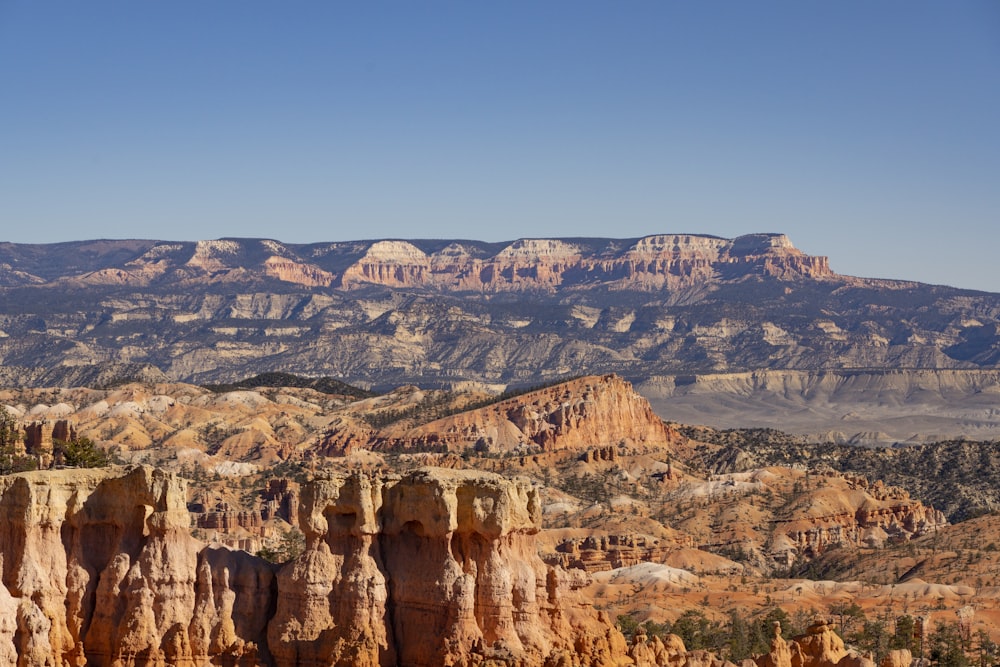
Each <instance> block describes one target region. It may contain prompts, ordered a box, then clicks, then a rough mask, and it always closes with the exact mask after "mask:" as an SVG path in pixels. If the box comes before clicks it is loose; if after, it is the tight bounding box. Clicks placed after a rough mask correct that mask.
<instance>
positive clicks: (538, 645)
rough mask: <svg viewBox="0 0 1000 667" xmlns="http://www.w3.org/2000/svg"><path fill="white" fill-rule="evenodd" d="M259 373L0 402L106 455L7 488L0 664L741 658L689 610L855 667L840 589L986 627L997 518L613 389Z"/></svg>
mask: <svg viewBox="0 0 1000 667" xmlns="http://www.w3.org/2000/svg"><path fill="white" fill-rule="evenodd" d="M271 379H272V380H288V381H289V382H290V384H291V385H300V386H288V385H284V386H269V385H267V384H263V382H264V380H263V379H262V378H257V379H255V381H253V382H247V383H240V384H239V385H233V386H228V387H216V388H214V389H212V390H209V389H206V388H203V387H197V386H193V385H185V384H178V383H161V384H143V383H132V384H126V385H122V386H119V387H116V388H112V389H103V390H101V389H85V388H77V389H51V388H49V389H45V388H23V389H8V390H4V392H3V393H2V395H0V402H2V403H4V404H6V405H8V406H10V407H9V409H10V410H13V411H16V413H17V415H18V421H17V422H16V423H17V424H18V425H19V428H20V429H21V430H20V431H18V435H22V436H27V437H25V438H24V439H23V440H18V441H17V442H18V443H19V447H21V449H22V451H23V452H24V454H25V455H26V456H29V457H35V458H34V460H35V461H36V462H37V463H38V464H41V465H43V466H46V465H53V466H54V465H55V462H54V461H52V460H50V459H48V458H46V455H45V454H46V452H47V451H48V447H50V446H51V445H52V443H53V442H55V440H56V439H58V438H56V435H57V434H58V435H59V436H63V437H69V438H81V437H91V436H93V437H94V438H96V439H97V440H99V442H100V444H101V445H102V446H107V447H109V449H110V450H111V451H112V453H114V455H115V456H116V457H118V458H119V460H121V461H122V463H119V464H116V465H113V466H111V467H107V468H102V469H57V468H55V467H54V468H53V469H49V470H39V471H34V472H22V473H17V474H11V475H6V476H0V563H2V565H0V568H2V576H0V582H2V587H0V661H2V660H7V662H10V663H11V664H17V665H21V664H24V665H33V664H76V665H83V664H87V665H166V664H178V665H207V664H232V665H262V666H264V665H320V664H324V665H326V664H341V665H396V664H400V665H403V664H405V665H448V664H451V665H470V666H471V665H491V666H494V667H499V666H500V665H505V666H509V667H513V666H514V665H521V666H531V665H544V666H546V667H548V666H551V665H567V666H573V665H580V666H581V667H583V666H586V665H620V666H624V665H668V664H669V665H674V666H675V667H685V666H689V667H695V666H696V665H716V666H717V667H723V665H725V664H733V663H737V664H738V663H740V662H741V661H744V660H747V659H749V657H750V654H749V653H748V652H747V649H741V652H736V653H734V652H732V651H730V650H729V649H725V650H723V649H720V648H716V649H714V650H715V651H716V653H710V652H707V651H705V650H703V649H701V648H699V646H700V644H698V643H697V642H696V643H695V645H694V648H690V647H686V646H685V643H684V641H683V640H682V639H681V638H680V636H679V635H677V634H670V633H664V631H663V630H662V627H661V625H660V624H672V625H669V627H673V628H674V629H675V630H676V631H677V632H679V633H681V634H684V635H685V636H686V637H688V638H689V639H690V635H689V634H687V633H686V631H685V630H684V629H683V628H684V625H683V621H684V618H686V617H685V616H684V615H685V614H688V615H690V614H692V613H705V614H708V616H707V617H706V618H707V619H708V620H707V621H706V622H709V621H710V622H714V623H717V622H719V621H718V620H717V619H719V618H723V619H725V618H732V617H734V616H733V615H740V616H745V617H747V618H749V619H751V620H753V622H754V623H758V622H759V623H761V624H765V625H767V628H768V630H767V632H768V633H769V634H767V640H766V641H764V640H761V639H759V637H760V636H761V635H760V634H759V633H758V634H757V635H755V636H757V637H758V639H757V640H755V641H758V642H763V643H758V644H755V646H757V648H756V649H755V650H754V652H753V656H754V657H755V660H756V661H755V662H754V663H753V665H754V667H768V666H769V665H772V664H782V665H785V667H788V663H787V662H786V659H790V658H789V656H790V655H795V656H798V657H796V658H795V660H796V661H797V662H796V663H795V664H797V665H798V664H801V665H814V666H815V667H830V666H831V665H836V664H841V661H844V662H843V663H842V664H843V667H855V666H857V667H861V666H862V665H869V664H870V663H869V662H865V660H866V658H865V657H864V655H863V651H860V650H859V649H858V648H857V647H852V646H851V645H849V644H845V642H844V638H843V637H844V633H843V630H842V629H841V631H840V633H839V634H838V633H835V632H834V631H833V629H832V627H831V626H830V625H829V622H828V621H829V613H828V610H829V609H832V608H836V605H837V604H839V602H842V601H843V600H844V599H845V596H847V597H848V598H849V599H850V600H852V601H854V602H855V603H857V604H858V605H859V609H862V610H867V611H870V612H871V613H874V612H875V610H892V612H893V613H895V614H898V615H905V614H906V613H907V610H909V609H911V608H916V609H919V610H920V612H921V614H922V616H923V617H924V618H932V619H935V620H936V621H938V622H944V621H947V620H948V619H949V618H950V617H953V616H954V614H955V613H957V612H958V611H959V610H962V609H965V608H967V607H969V608H971V607H970V605H972V604H974V607H975V612H974V613H973V614H972V616H971V617H970V618H971V619H972V620H971V621H970V623H971V624H972V625H971V626H970V627H974V628H976V629H977V630H983V631H984V632H987V633H992V632H1000V625H997V624H996V623H994V620H995V619H994V615H995V613H996V609H998V608H1000V580H998V578H997V575H996V572H997V570H996V565H995V564H994V560H993V558H992V555H991V554H990V552H989V550H988V549H987V550H986V551H985V552H984V551H983V549H985V546H986V544H987V543H988V540H989V539H991V538H990V537H989V536H990V535H996V536H997V537H996V538H993V539H996V540H997V541H1000V522H998V521H997V520H996V517H995V516H991V515H989V514H987V515H984V516H979V517H977V518H976V519H973V520H971V521H963V522H959V523H955V524H953V523H952V522H951V521H950V520H949V517H948V516H946V515H945V514H944V513H943V512H941V511H940V510H939V509H936V508H935V507H933V506H931V505H929V504H926V503H925V502H922V501H921V500H920V499H919V498H915V497H911V495H910V493H909V492H908V491H907V490H905V489H903V488H900V487H897V486H893V485H890V484H885V483H883V482H882V481H880V480H878V479H871V478H869V477H866V476H864V475H861V474H858V473H848V472H839V471H837V470H834V469H833V468H832V467H831V466H830V465H829V464H828V463H825V461H829V460H830V459H828V458H824V457H823V456H816V458H815V459H814V460H813V461H812V462H811V464H810V465H808V466H806V465H803V464H802V463H796V466H795V467H789V466H787V465H775V464H774V463H773V462H770V461H768V459H767V457H768V456H770V454H768V452H769V451H771V450H768V449H767V447H765V446H761V447H759V448H755V446H754V444H753V440H752V439H751V438H750V437H749V436H742V439H741V437H740V436H739V434H728V435H727V434H723V433H713V432H711V431H710V430H709V429H704V428H701V429H692V428H691V427H686V426H681V425H672V424H667V423H665V422H663V421H662V420H660V419H659V418H658V417H657V416H656V415H655V413H654V412H653V411H652V409H651V407H650V404H649V403H648V401H646V399H644V398H643V397H642V396H641V395H640V394H639V393H638V392H637V391H636V390H635V388H634V387H633V386H632V385H631V384H630V383H629V382H627V381H625V380H624V379H622V378H619V377H616V376H613V375H604V376H584V377H580V378H574V379H570V380H567V381H565V382H561V383H556V384H552V385H551V386H542V387H538V388H536V389H534V390H530V391H524V392H513V393H511V394H507V395H499V396H498V395H490V394H487V393H484V392H482V391H481V390H479V389H476V388H469V389H466V390H465V391H454V392H446V391H443V390H421V389H419V388H417V387H412V386H407V387H401V388H399V389H398V390H395V391H393V392H389V393H386V394H382V395H377V396H373V395H370V394H367V393H365V392H358V391H354V390H352V389H351V388H349V387H343V386H341V385H336V384H334V383H327V384H323V383H310V382H302V381H300V379H298V378H287V377H283V376H276V377H274V378H271ZM306 384H312V385H313V386H315V387H322V388H325V389H326V391H328V392H330V393H325V392H324V391H320V390H319V389H316V388H313V387H312V386H310V387H307V386H301V385H306ZM293 425H294V427H293ZM345 433H350V434H351V437H352V438H353V439H352V440H350V442H349V443H348V446H343V444H344V439H343V436H344V434H345ZM88 434H89V435H88ZM434 434H437V436H436V437H435V436H434ZM501 436H503V437H501ZM783 437H784V438H785V440H781V438H779V437H778V434H775V436H774V438H775V440H774V442H776V443H778V444H777V445H775V449H774V451H775V452H778V453H780V452H781V451H782V450H781V449H780V447H781V446H783V445H781V443H785V442H794V437H793V436H787V435H786V436H783ZM716 440H718V441H720V442H729V443H730V444H728V445H727V444H719V443H717V442H715V441H716ZM116 443H118V444H116ZM736 446H739V447H741V448H742V449H740V450H739V452H736V451H734V450H733V449H732V448H733V447H736ZM785 446H787V445H785ZM796 447H799V449H790V450H789V451H788V454H789V455H791V454H796V455H797V456H799V457H801V459H798V460H799V461H801V460H805V458H806V457H807V456H809V453H810V450H808V448H806V447H805V446H804V445H797V446H796ZM894 451H896V450H894ZM816 452H817V453H818V452H819V450H816ZM956 455H957V454H956ZM754 457H758V460H757V461H756V463H755V458H754ZM150 464H155V467H153V466H151V465H150ZM296 534H297V535H299V536H300V539H301V541H300V542H298V543H297V542H296V540H295V539H294V535H296ZM254 554H258V555H254ZM277 554H281V555H280V556H279V557H278V558H275V555H277ZM984 554H985V556H984ZM268 559H271V560H268ZM272 561H274V562H272ZM956 562H960V563H963V564H965V563H968V566H967V567H970V568H973V569H972V571H973V572H975V576H976V579H975V582H970V581H968V580H967V579H966V578H964V576H963V575H962V574H961V573H960V572H956V570H955V563H956ZM827 573H830V576H836V580H831V579H830V578H828V575H827ZM917 575H919V577H920V578H917ZM970 584H973V585H970ZM776 604H777V605H780V606H781V608H783V609H787V610H788V611H789V614H791V613H792V612H795V613H796V614H806V615H811V616H812V617H813V618H814V619H819V620H816V622H815V623H812V624H811V625H803V624H802V623H801V622H798V621H796V622H795V623H792V622H791V621H786V622H784V623H783V626H785V630H786V632H787V634H789V635H792V636H793V638H792V639H788V640H786V639H783V638H781V636H780V634H774V633H773V632H772V631H771V629H770V625H769V624H770V623H771V621H770V620H768V619H767V618H762V617H761V613H760V612H758V611H756V610H758V609H765V610H768V609H772V610H773V608H774V605H776ZM699 610H704V611H699ZM880 613H882V612H880ZM963 613H966V612H963ZM768 618H769V617H768ZM623 619H624V620H623ZM629 619H633V622H641V623H643V625H641V626H639V627H632V628H631V629H630V628H629V627H628V622H629ZM650 624H652V625H650ZM647 630H648V634H647ZM755 632H756V631H755ZM748 641H749V640H748ZM817 645H822V646H823V647H826V648H823V649H819V648H817ZM748 646H749V645H748ZM881 657H882V656H881V653H880V654H879V659H881ZM886 657H887V656H886ZM730 658H732V660H729V659H730ZM727 660H728V661H729V662H727ZM743 667H751V665H750V664H749V663H746V662H745V663H743Z"/></svg>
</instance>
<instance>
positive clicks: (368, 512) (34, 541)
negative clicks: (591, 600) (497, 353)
mask: <svg viewBox="0 0 1000 667" xmlns="http://www.w3.org/2000/svg"><path fill="white" fill-rule="evenodd" d="M540 518H541V507H540V503H539V499H538V495H537V491H536V490H535V489H534V488H533V487H532V486H531V485H530V483H528V482H526V481H516V480H513V481H512V480H508V479H505V478H502V477H499V476H496V475H490V474H486V473H476V472H468V471H446V470H442V469H430V468H427V469H421V470H418V471H415V472H413V473H410V474H408V475H407V476H405V477H402V478H398V477H369V476H366V475H360V474H357V475H351V476H342V477H331V478H328V479H321V480H318V481H316V482H314V483H312V484H309V485H307V486H306V487H304V488H303V490H302V502H301V505H300V514H299V522H300V525H301V526H302V529H303V531H304V532H305V535H306V540H307V545H306V550H305V551H304V552H303V553H302V554H301V555H300V556H299V557H298V558H296V559H295V560H294V561H292V562H291V563H289V564H287V565H286V566H284V567H283V568H281V569H280V571H279V572H278V574H277V576H276V577H275V575H274V571H275V566H272V565H271V564H269V563H267V562H265V561H263V560H261V559H259V558H255V557H253V556H250V555H249V554H246V553H243V552H234V551H229V550H227V549H218V548H208V547H205V546H204V545H203V544H201V543H200V542H198V541H197V540H195V539H193V538H192V537H191V536H190V534H189V532H188V528H189V526H188V524H189V516H188V513H187V511H186V508H185V488H184V481H183V480H181V479H180V478H178V477H176V476H174V475H172V474H169V473H164V472H161V471H158V470H154V469H152V468H136V469H133V470H131V471H129V472H128V473H126V474H124V475H123V476H119V477H116V476H114V475H113V474H112V473H109V472H104V471H48V472H35V473H25V474H20V475H13V476H9V477H4V478H0V557H2V562H3V566H2V570H3V577H2V584H3V585H2V586H0V663H2V664H8V663H13V662H15V661H20V663H19V664H30V665H44V664H52V665H63V664H66V665H84V664H88V665H115V666H118V665H121V666H126V665H166V664H171V665H181V666H184V665H206V664H239V665H256V664H261V665H271V664H273V665H279V666H280V665H288V666H292V665H352V666H353V665H362V666H364V665H373V666H374V665H395V664H406V665H415V666H420V665H460V664H472V663H476V662H482V661H483V660H489V659H498V660H499V659H502V660H507V661H508V662H514V663H516V664H520V665H543V664H559V661H560V660H564V661H569V662H567V663H566V664H574V665H577V664H579V665H583V666H586V665H598V664H613V662H611V661H612V660H618V659H622V660H627V658H625V656H626V655H627V651H628V647H627V646H626V645H625V642H624V638H623V637H622V636H621V634H620V633H619V632H618V631H617V630H615V629H614V628H613V626H612V625H611V623H610V622H609V620H608V619H607V618H606V617H605V616H604V615H603V614H597V613H595V612H594V611H593V609H592V608H591V607H589V605H586V604H584V602H583V601H582V600H578V599H576V598H575V597H574V596H575V595H576V593H575V592H573V591H572V590H571V587H570V586H569V585H568V583H567V581H568V579H569V578H567V577H565V576H562V575H561V572H560V570H558V569H553V568H550V567H547V566H546V565H545V564H544V563H543V562H542V561H541V560H540V558H539V557H538V555H537V551H536V546H535V534H536V533H537V531H538V529H539V525H540ZM4 661H6V662H4Z"/></svg>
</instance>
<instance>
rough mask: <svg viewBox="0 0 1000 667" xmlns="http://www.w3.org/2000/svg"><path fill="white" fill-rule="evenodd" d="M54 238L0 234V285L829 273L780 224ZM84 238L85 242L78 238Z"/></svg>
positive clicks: (660, 279) (470, 284)
mask: <svg viewBox="0 0 1000 667" xmlns="http://www.w3.org/2000/svg"><path fill="white" fill-rule="evenodd" d="M71 245H72V244H53V245H48V246H47V245H41V246H27V245H19V244H11V243H6V244H0V286H7V287H13V286H18V285H33V284H45V283H48V282H52V281H68V282H70V283H72V282H79V283H83V284H92V285H96V284H107V285H125V284H132V285H147V284H151V283H164V282H177V281H182V282H183V281H186V280H194V279H197V280H199V281H203V280H205V279H208V280H210V281H213V282H228V281H233V280H247V279H251V278H252V279H258V280H264V279H268V278H272V279H277V280H279V281H283V282H289V283H295V284H299V285H303V286H307V287H332V288H335V289H355V288H359V287H363V286H365V285H382V286H386V287H421V288H432V289H442V290H473V291H485V292H498V291H501V292H502V291H520V290H547V291H553V290H561V289H567V288H572V287H575V286H580V285H588V286H593V285H594V284H606V285H607V286H609V287H611V288H617V289H626V288H628V289H644V290H650V289H662V288H680V287H685V286H690V285H692V284H696V283H698V282H703V281H705V280H708V279H711V278H713V277H720V276H723V275H732V274H733V273H734V272H736V273H739V272H747V273H753V274H759V275H771V276H774V277H778V278H782V279H789V278H794V277H801V276H808V277H811V278H823V277H832V276H833V275H834V274H833V272H832V271H831V270H830V268H829V266H828V263H827V259H826V258H825V257H811V256H808V255H805V254H804V253H802V252H801V251H799V250H797V249H796V248H795V247H794V246H793V245H792V243H791V241H790V240H789V239H788V237H787V236H785V235H784V234H750V235H746V236H740V237H737V238H735V239H723V238H719V237H715V236H704V235H697V234H657V235H654V236H647V237H643V238H637V239H519V240H517V241H513V242H506V243H500V244H488V243H483V242H480V241H420V240H413V241H404V240H375V241H348V242H341V243H323V244H311V245H296V244H283V243H279V242H277V241H274V240H270V239H218V240H208V241H197V242H182V243H177V242H164V241H103V242H101V244H100V245H94V244H91V245H90V246H88V247H87V248H86V251H87V255H86V256H85V257H79V256H76V257H73V258H72V259H71V261H65V260H66V259H67V258H66V256H65V255H66V253H67V252H68V251H70V250H71V248H67V247H65V246H71ZM81 249H82V248H81Z"/></svg>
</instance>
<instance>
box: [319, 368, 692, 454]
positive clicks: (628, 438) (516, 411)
mask: <svg viewBox="0 0 1000 667" xmlns="http://www.w3.org/2000/svg"><path fill="white" fill-rule="evenodd" d="M679 439H680V436H679V435H678V434H677V433H676V431H674V430H673V429H672V428H671V427H669V426H667V425H666V424H664V422H663V420H661V419H660V418H659V417H657V416H656V414H655V413H654V412H653V410H652V408H651V407H650V406H649V402H648V401H646V399H645V398H643V397H642V396H640V395H639V394H638V393H636V391H635V390H634V389H633V388H632V385H631V384H630V383H629V382H626V381H625V380H622V379H621V378H619V377H617V376H615V375H605V376H600V377H596V376H591V377H584V378H579V379H576V380H571V381H568V382H564V383H561V384H558V385H554V386H552V387H548V388H545V389H540V390H538V391H533V392H530V393H527V394H523V395H521V396H517V397H514V398H510V399H507V400H504V401H499V402H497V403H493V404H491V405H487V406H486V407H482V408H478V409H474V410H468V411H466V412H460V413H458V414H455V415H451V416H449V417H445V418H443V419H437V420H434V421H431V422H429V423H427V424H423V425H421V426H417V427H416V428H404V429H400V428H399V427H393V426H390V427H387V428H383V429H380V430H377V431H375V430H371V429H368V430H359V429H357V428H350V425H349V424H348V425H347V426H345V428H343V429H337V428H334V429H332V430H331V431H330V432H328V433H327V434H326V436H325V438H324V440H323V445H322V448H323V450H324V451H325V452H326V453H329V454H337V453H343V452H346V451H350V449H352V448H355V447H361V448H371V449H378V450H387V451H393V450H445V451H453V452H461V451H464V450H465V449H468V448H474V449H475V450H476V451H479V452H484V453H496V452H511V451H514V450H518V449H520V450H524V451H526V452H530V451H545V452H550V451H556V450H560V449H579V450H581V451H583V450H588V449H591V448H594V447H598V448H606V447H609V446H612V447H614V446H618V445H631V446H650V447H664V446H668V445H669V444H670V443H671V442H676V441H677V440H679ZM599 456H607V454H606V453H605V454H603V455H601V454H599Z"/></svg>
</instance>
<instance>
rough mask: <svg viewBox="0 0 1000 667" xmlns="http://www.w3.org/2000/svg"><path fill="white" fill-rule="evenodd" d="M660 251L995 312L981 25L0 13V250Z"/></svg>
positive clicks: (967, 8) (226, 3)
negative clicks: (756, 243) (820, 262)
mask: <svg viewBox="0 0 1000 667" xmlns="http://www.w3.org/2000/svg"><path fill="white" fill-rule="evenodd" d="M658 232H692V233H705V234H715V235H719V236H736V235H739V234H745V233H753V232H785V233H787V234H788V235H789V236H790V237H791V238H792V240H793V242H795V243H796V245H797V246H799V247H800V248H802V249H803V250H805V251H806V252H809V253H812V254H825V255H829V256H830V261H831V266H832V267H833V268H834V269H835V270H837V271H839V272H842V273H849V274H854V275H864V276H874V277H891V278H907V279H914V280H922V281H925V282H933V283H946V284H952V285H957V286H961V287H970V288H977V289H985V290H990V291H997V292H1000V264H998V262H997V251H998V248H1000V3H996V2H986V1H984V2H962V1H957V2H924V1H921V0H900V1H894V2H890V1H885V2H875V1H871V0H866V1H864V2H861V1H858V2H854V1H850V0H846V1H838V2H826V3H819V2H801V1H800V0H796V1H789V2H770V1H761V2H745V1H742V0H740V1H735V0H734V1H732V2H713V1H707V2H687V1H684V2H681V1H679V0H678V1H676V2H670V1H667V0H662V1H659V2H640V1H635V2H610V1H608V0H604V1H601V2H587V1H585V0H577V1H573V2H516V1H512V2H437V1H427V2H409V1H407V2H371V3H357V2H351V3H348V2H308V1H305V0H302V1H299V2H280V3H279V2H273V1H271V2H253V1H250V0H241V1H239V2H236V1H231V0H212V1H211V2H205V1H204V0H199V1H197V2H195V1H186V0H171V1H170V2H166V1H165V0H161V1H158V2H134V1H133V0H129V1H124V0H123V1H121V2H105V1H103V0H88V2H78V1H74V2H69V1H65V2H58V1H52V2H41V3H39V2H28V1H27V0H24V1H21V0H0V240H8V241H16V242H54V241H66V240H76V239H84V238H97V237H106V238H129V237H131V238H135V237H139V238H160V239H171V240H195V239H205V238H218V237H223V236H244V237H258V236H262V237H270V238H277V239H280V240H283V241H286V242H313V241H332V240H346V239H358V238H376V237H401V238H451V237H460V238H478V239H484V240H491V241H495V240H504V239H514V238H519V237H532V236H533V237H538V236H611V237H631V236H641V235H645V234H651V233H658Z"/></svg>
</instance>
